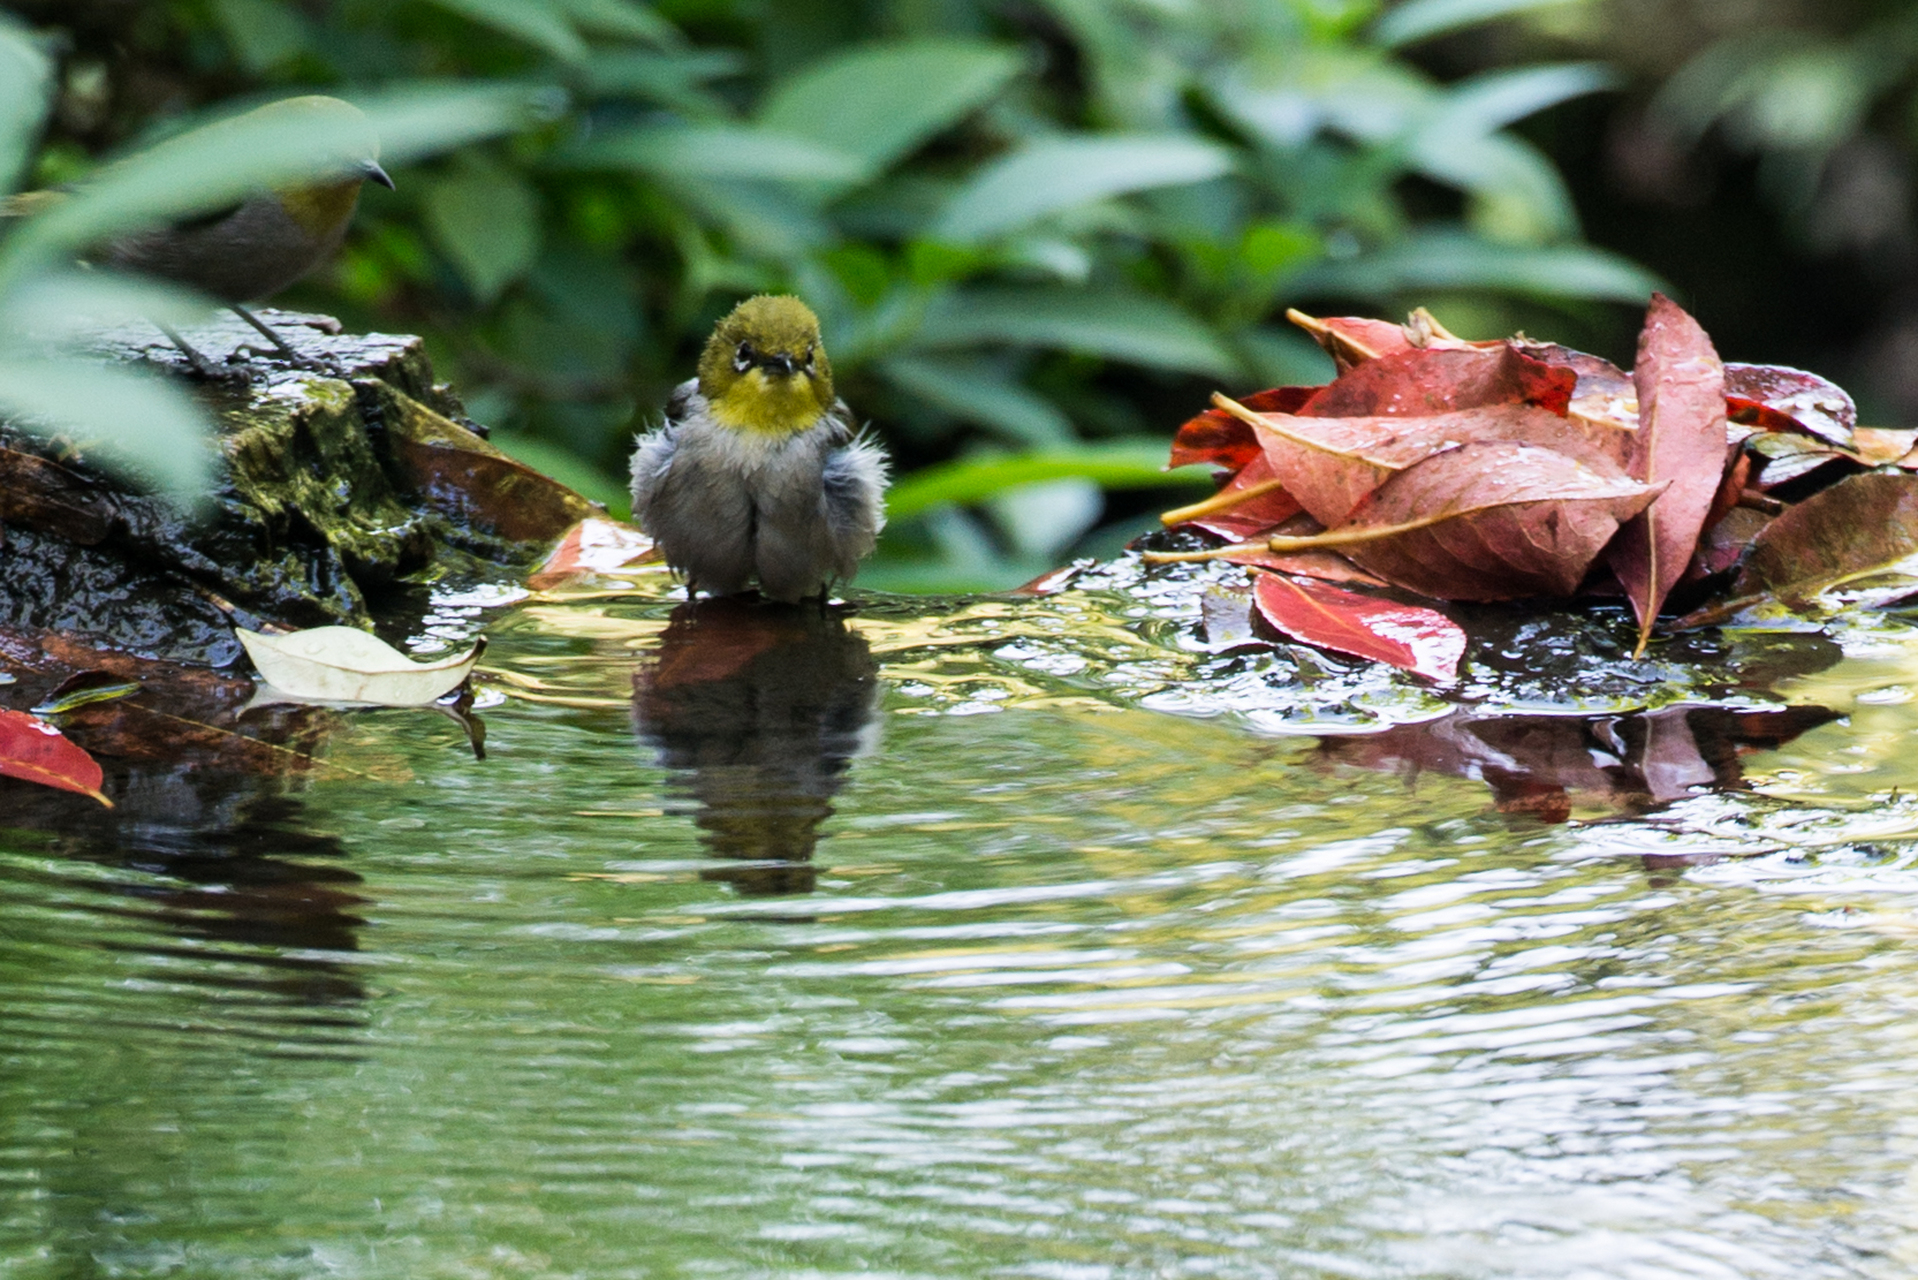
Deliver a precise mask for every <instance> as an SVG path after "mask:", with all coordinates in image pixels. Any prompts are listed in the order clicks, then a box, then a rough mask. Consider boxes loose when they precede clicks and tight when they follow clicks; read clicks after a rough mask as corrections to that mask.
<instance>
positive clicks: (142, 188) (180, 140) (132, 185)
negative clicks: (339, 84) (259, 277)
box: [0, 85, 542, 289]
mask: <svg viewBox="0 0 1918 1280" xmlns="http://www.w3.org/2000/svg"><path fill="white" fill-rule="evenodd" d="M541 96H542V95H541V94H540V93H539V92H536V91H532V90H529V89H528V88H526V87H524V86H515V85H488V86H485V87H470V88H469V87H464V86H461V87H438V86H410V87H405V88H401V89H397V90H392V91H389V92H386V93H383V94H380V95H377V96H369V97H367V98H363V99H360V100H359V102H358V105H359V106H360V107H361V108H362V109H363V110H364V112H365V119H363V120H361V119H356V118H354V117H352V116H351V115H350V113H342V114H341V115H335V114H332V113H328V114H326V115H324V116H321V117H319V118H315V117H313V116H311V115H307V114H292V113H284V112H259V111H254V112H248V113H247V114H245V115H240V116H233V117H229V118H227V119H223V120H217V121H215V122H214V123H212V124H209V125H205V126H202V127H200V128H197V129H194V130H192V131H190V132H187V133H182V134H178V135H176V136H174V137H171V138H168V139H167V140H166V141H165V142H162V143H160V144H158V145H157V146H154V147H151V148H149V149H148V150H146V151H142V152H139V153H138V154H135V155H132V156H129V157H127V158H126V159H124V160H120V161H117V162H115V163H114V164H111V165H109V166H107V167H106V168H104V169H101V170H99V171H98V172H97V173H96V174H95V175H94V176H93V177H92V178H91V179H90V180H89V181H88V182H87V183H85V185H83V186H82V187H81V188H80V190H79V191H77V192H76V193H75V194H74V196H73V198H72V199H69V200H62V201H60V202H58V203H57V204H55V205H53V206H52V207H50V208H49V209H48V210H47V211H46V212H45V213H42V214H40V215H39V216H38V217H35V218H32V219H29V220H28V221H27V222H26V223H25V224H23V225H22V226H21V227H20V228H19V229H18V230H17V231H16V232H14V233H13V234H12V235H11V236H9V237H8V239H7V241H6V244H5V246H4V248H0V289H4V288H6V287H7V286H9V285H11V284H13V283H16V282H17V281H19V280H20V279H21V278H22V277H23V276H24V275H26V274H27V273H29V272H31V271H33V270H36V269H40V268H44V267H47V266H50V265H52V264H54V263H57V262H59V261H60V260H61V259H63V258H66V257H69V256H71V255H73V254H75V253H78V252H80V251H81V250H83V249H85V248H86V247H87V246H89V245H92V244H96V243H98V242H100V241H101V240H104V239H106V238H107V237H109V236H111V235H113V234H114V233H116V232H119V231H124V230H127V229H129V228H132V227H139V226H152V225H153V224H155V223H159V222H164V221H166V220H167V219H169V218H174V217H178V216H181V215H183V214H190V213H197V212H200V211H202V210H206V209H216V208H219V207H220V206H222V205H225V204H231V203H232V202H234V201H235V200H238V199H241V198H244V197H245V196H247V195H249V194H251V193H253V192H255V191H259V190H263V189H266V188H270V187H276V186H285V185H289V184H294V183H298V182H300V181H301V180H304V179H311V178H313V177H314V176H315V175H318V174H328V173H332V172H334V171H337V170H338V168H339V166H340V163H341V157H343V156H353V155H356V154H364V153H365V151H366V150H367V149H368V139H367V130H368V129H369V128H370V129H371V130H372V131H373V132H374V133H375V134H376V135H377V136H378V138H379V139H380V141H381V144H382V145H381V152H382V154H383V155H384V156H386V157H387V158H389V159H391V158H410V157H413V156H419V155H424V154H426V153H428V152H431V151H435V150H440V149H444V148H447V147H452V146H457V145H460V144H461V143H465V142H470V141H473V140H475V139H477V138H484V137H489V136H492V135H494V134H499V133H505V132H508V131H509V130H511V129H514V128H517V127H520V126H521V125H523V124H525V123H527V122H529V121H530V120H531V119H532V118H533V114H534V111H535V109H536V107H537V105H538V104H539V102H540V101H541Z"/></svg>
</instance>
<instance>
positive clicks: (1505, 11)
mask: <svg viewBox="0 0 1918 1280" xmlns="http://www.w3.org/2000/svg"><path fill="white" fill-rule="evenodd" d="M1583 3H1586V0H1407V3H1405V4H1401V5H1397V6H1395V7H1393V8H1391V9H1389V10H1387V11H1386V12H1385V14H1384V16H1382V17H1381V18H1380V19H1379V20H1378V21H1377V22H1375V23H1374V24H1372V40H1373V43H1375V44H1380V45H1383V46H1384V47H1386V48H1388V49H1397V48H1402V47H1403V46H1405V45H1408V44H1417V43H1418V42H1419V41H1421V40H1429V39H1431V38H1432V37H1433V36H1438V35H1444V34H1445V33H1446V32H1448V31H1459V30H1462V29H1464V28H1466V27H1472V26H1477V25H1478V24H1479V23H1482V22H1492V21H1495V20H1497V19H1499V18H1510V17H1515V16H1517V15H1518V14H1521V13H1530V12H1532V11H1533V10H1536V9H1550V8H1557V7H1559V6H1562V5H1567V4H1583Z"/></svg>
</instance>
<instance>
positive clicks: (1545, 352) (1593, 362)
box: [1511, 338, 1637, 400]
mask: <svg viewBox="0 0 1918 1280" xmlns="http://www.w3.org/2000/svg"><path fill="white" fill-rule="evenodd" d="M1511 345H1512V346H1513V347H1515V348H1517V349H1518V350H1519V352H1520V353H1522V354H1524V355H1528V356H1530V357H1531V358H1532V359H1534V360H1537V361H1539V362H1540V363H1541V364H1549V365H1556V366H1558V367H1560V368H1565V369H1570V370H1571V371H1572V373H1573V374H1574V375H1576V376H1577V378H1578V385H1577V386H1576V387H1574V388H1573V389H1572V398H1573V399H1574V400H1583V399H1585V398H1587V397H1590V396H1634V395H1636V394H1637V392H1636V391H1635V390H1634V389H1633V387H1632V375H1631V374H1629V373H1626V372H1625V371H1624V370H1623V369H1621V368H1619V367H1618V366H1617V365H1615V364H1613V363H1612V362H1611V361H1610V360H1607V359H1605V358H1604V357H1603V356H1593V355H1587V354H1586V353H1585V352H1583V351H1574V350H1572V348H1570V347H1562V346H1560V345H1559V344H1558V343H1556V342H1533V341H1532V340H1530V339H1529V338H1513V339H1512V340H1511Z"/></svg>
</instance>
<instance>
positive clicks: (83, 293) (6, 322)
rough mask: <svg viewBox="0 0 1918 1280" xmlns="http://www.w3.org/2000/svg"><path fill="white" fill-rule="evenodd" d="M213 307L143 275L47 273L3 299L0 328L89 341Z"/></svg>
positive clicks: (183, 320) (182, 319) (197, 316)
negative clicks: (113, 329)
mask: <svg viewBox="0 0 1918 1280" xmlns="http://www.w3.org/2000/svg"><path fill="white" fill-rule="evenodd" d="M212 306H213V303H212V302H210V301H209V300H208V299H207V298H205V297H203V296H202V295H200V294H197V293H194V292H192V291H191V290H189V289H183V288H179V287H176V286H174V285H169V284H162V283H161V282H159V281H157V280H153V279H151V278H149V277H146V276H123V275H119V274H116V273H114V272H111V271H77V270H74V271H49V272H46V273H45V274H42V275H37V276H35V277H33V278H32V279H30V280H28V281H26V282H24V283H23V284H22V285H21V286H20V287H19V288H17V289H15V290H14V291H13V292H12V293H10V294H9V295H8V296H7V300H6V309H5V311H4V312H0V327H4V328H6V329H9V330H12V331H13V332H14V333H17V334H20V335H22V336H25V337H27V338H28V339H29V341H41V342H59V341H61V340H64V339H69V338H76V337H81V338H84V337H87V336H90V335H95V334H97V333H98V332H99V331H100V330H101V329H103V328H108V327H111V326H114V325H122V324H146V325H151V324H152V323H153V322H154V321H156V320H158V321H162V322H164V323H166V324H170V325H176V326H183V325H190V324H193V323H195V322H196V321H199V320H203V319H205V318H206V314H207V312H208V311H209V310H210V309H211V308H212Z"/></svg>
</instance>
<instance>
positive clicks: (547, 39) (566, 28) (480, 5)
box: [429, 0, 586, 62]
mask: <svg viewBox="0 0 1918 1280" xmlns="http://www.w3.org/2000/svg"><path fill="white" fill-rule="evenodd" d="M429 2H430V3H432V4H436V5H438V6H439V7H440V8H442V9H447V10H450V11H451V12H453V13H457V14H459V15H460V16H461V17H462V18H466V19H469V20H470V21H473V22H477V23H479V24H480V25H482V26H487V27H491V28H493V29H494V30H495V31H500V32H504V33H505V34H507V35H509V36H512V37H514V38H515V39H519V40H524V41H525V42H526V43H527V44H530V45H532V46H534V47H535V48H538V49H544V50H545V51H546V52H548V53H550V54H552V55H553V56H554V57H555V58H558V59H560V60H561V61H562V62H579V61H582V60H584V59H585V57H586V42H585V41H584V40H582V39H580V35H579V32H578V31H576V30H574V29H573V24H572V21H571V20H570V18H569V17H568V15H567V13H566V12H565V9H564V8H562V6H560V5H557V4H552V3H548V0H429Z"/></svg>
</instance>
